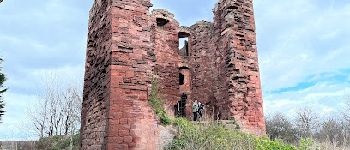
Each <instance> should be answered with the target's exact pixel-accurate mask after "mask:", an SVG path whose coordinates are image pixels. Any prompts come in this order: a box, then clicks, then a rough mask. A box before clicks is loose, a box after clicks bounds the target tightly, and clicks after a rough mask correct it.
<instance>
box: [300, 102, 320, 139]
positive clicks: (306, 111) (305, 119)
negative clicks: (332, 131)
mask: <svg viewBox="0 0 350 150" xmlns="http://www.w3.org/2000/svg"><path fill="white" fill-rule="evenodd" d="M296 115H297V116H296V120H295V125H296V128H297V130H298V135H299V137H300V138H310V137H312V135H313V133H315V130H316V129H317V127H318V116H317V115H316V114H315V113H314V112H313V111H312V110H311V109H310V108H307V107H305V108H302V109H300V110H299V111H298V112H297V114H296Z"/></svg>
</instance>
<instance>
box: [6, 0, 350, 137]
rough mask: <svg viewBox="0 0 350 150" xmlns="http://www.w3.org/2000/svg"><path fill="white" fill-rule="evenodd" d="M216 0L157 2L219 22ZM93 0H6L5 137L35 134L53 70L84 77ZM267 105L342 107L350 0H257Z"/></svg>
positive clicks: (324, 110)
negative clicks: (34, 114)
mask: <svg viewBox="0 0 350 150" xmlns="http://www.w3.org/2000/svg"><path fill="white" fill-rule="evenodd" d="M215 2H216V0H206V1H203V0H176V1H174V0H154V1H153V3H154V8H166V9H168V10H170V11H171V12H173V13H174V14H175V15H176V18H177V19H178V20H179V22H180V23H181V25H187V26H188V25H191V24H194V23H195V22H196V21H199V20H209V21H210V20H212V9H213V7H214V4H215ZM91 5H92V0H89V1H83V0H45V1H42V0H31V1H19V0H4V2H3V3H1V4H0V56H2V57H3V58H4V59H5V62H4V64H3V65H4V71H5V73H6V74H7V76H8V81H7V82H6V86H7V87H9V91H8V92H7V93H6V94H5V96H4V98H5V101H6V104H7V105H6V111H7V112H6V116H4V118H3V122H4V123H2V124H0V140H25V139H31V138H33V133H32V132H30V130H29V127H30V125H31V124H30V123H29V122H28V111H27V110H28V109H29V108H30V107H31V106H32V105H33V104H34V103H35V102H36V101H37V99H38V94H39V93H40V84H41V83H42V80H43V78H44V77H45V75H47V74H48V73H52V72H53V73H55V74H58V75H59V76H60V77H61V78H62V81H65V82H64V83H62V84H69V83H77V84H81V83H82V76H83V72H84V61H85V49H86V36H87V20H88V11H89V9H90V7H91ZM254 5H255V15H256V25H257V44H258V49H259V61H260V69H261V79H262V86H263V94H264V111H265V114H270V113H273V112H276V111H282V112H284V113H286V114H293V113H295V111H296V110H298V109H299V108H300V107H301V106H308V107H311V108H312V109H314V110H316V111H317V112H318V113H319V114H321V115H322V116H329V115H330V114H334V113H338V110H341V108H342V107H343V105H344V101H345V100H346V96H349V95H350V59H349V56H350V28H349V24H350V20H349V19H348V18H350V2H349V1H346V0H322V1H320V0H283V1H275V0H263V1H262V0H255V4H254Z"/></svg>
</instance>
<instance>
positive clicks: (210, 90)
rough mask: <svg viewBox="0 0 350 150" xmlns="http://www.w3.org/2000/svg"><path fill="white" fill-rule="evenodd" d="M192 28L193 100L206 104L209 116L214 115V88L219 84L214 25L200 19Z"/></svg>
mask: <svg viewBox="0 0 350 150" xmlns="http://www.w3.org/2000/svg"><path fill="white" fill-rule="evenodd" d="M190 29H191V37H190V41H191V42H190V44H191V56H190V66H191V70H192V74H191V79H192V86H191V90H192V100H193V101H195V100H197V101H199V102H201V103H203V104H205V105H206V115H207V117H213V115H214V114H213V113H212V111H213V110H214V106H215V104H214V103H215V101H216V98H215V96H214V90H215V87H216V86H217V84H216V77H217V68H216V67H215V60H216V59H215V58H216V57H215V50H216V48H215V43H214V41H213V39H214V33H213V31H214V26H213V23H211V22H206V21H200V22H197V23H196V24H195V25H192V26H191V27H190Z"/></svg>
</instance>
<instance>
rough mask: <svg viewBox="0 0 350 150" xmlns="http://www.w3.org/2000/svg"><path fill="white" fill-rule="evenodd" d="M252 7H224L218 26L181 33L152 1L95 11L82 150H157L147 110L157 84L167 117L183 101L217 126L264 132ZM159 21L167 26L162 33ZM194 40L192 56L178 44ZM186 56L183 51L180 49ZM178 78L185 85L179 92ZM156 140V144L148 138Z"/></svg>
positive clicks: (115, 2) (104, 2)
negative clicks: (200, 106)
mask: <svg viewBox="0 0 350 150" xmlns="http://www.w3.org/2000/svg"><path fill="white" fill-rule="evenodd" d="M252 4H253V2H252V0H245V1H243V0H220V1H219V3H218V5H217V7H216V8H215V10H214V15H215V17H214V22H213V23H210V22H198V23H197V24H195V25H193V26H191V27H190V28H186V27H179V24H178V22H177V21H176V20H175V19H174V18H173V17H174V16H173V15H172V14H171V13H169V12H167V11H165V10H155V11H153V12H152V14H149V13H148V9H149V7H150V6H151V4H150V2H149V0H123V1H121V0H96V1H95V4H94V6H93V8H92V9H91V11H90V22H89V34H88V48H87V58H86V70H85V71H86V72H85V81H84V101H83V109H82V127H81V143H82V147H81V148H82V149H157V148H158V147H157V143H158V140H159V139H158V138H159V135H158V127H157V126H158V124H157V118H156V116H155V115H154V112H153V110H152V109H151V108H150V106H149V104H148V95H149V91H150V89H151V86H150V85H151V79H152V78H153V77H155V78H157V79H158V81H159V93H160V96H161V98H162V99H164V100H165V108H166V110H167V113H168V114H169V115H173V114H174V106H175V105H176V104H177V102H178V101H179V100H180V96H181V95H182V94H183V93H185V94H187V96H188V99H187V104H186V117H188V118H191V115H192V113H191V105H192V102H193V101H194V100H198V101H200V102H202V103H204V104H207V107H206V109H207V114H208V115H209V117H213V118H214V119H224V120H227V119H233V118H234V119H235V120H237V121H238V122H239V123H240V124H241V127H242V128H243V129H244V130H246V131H249V132H252V133H255V134H263V133H264V132H265V123H264V117H263V110H262V94H261V86H260V77H259V67H258V57H257V49H256V43H255V41H256V39H255V38H256V35H255V22H254V13H253V5H252ZM157 18H162V19H165V20H167V21H168V22H167V23H166V24H164V26H158V25H157ZM179 32H181V34H188V35H189V36H190V37H189V54H190V56H185V55H184V54H185V53H184V51H181V52H180V51H179V48H178V42H179V41H178V37H179ZM182 50H183V49H182ZM179 73H182V74H184V75H185V84H184V85H181V86H180V85H179ZM150 137H152V138H150Z"/></svg>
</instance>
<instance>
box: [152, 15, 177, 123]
mask: <svg viewBox="0 0 350 150" xmlns="http://www.w3.org/2000/svg"><path fill="white" fill-rule="evenodd" d="M173 17H174V16H173V14H171V13H169V12H168V11H166V10H161V9H158V10H153V11H152V15H151V21H152V22H153V24H152V36H151V39H152V44H153V50H154V54H155V58H156V59H155V60H156V61H155V66H154V70H153V73H154V74H153V75H154V77H156V78H157V79H158V84H159V85H158V88H159V96H160V98H162V99H163V100H165V105H164V107H165V109H166V111H167V112H168V114H169V115H172V116H173V115H174V106H175V105H176V104H177V102H178V101H179V100H180V91H179V67H178V64H179V63H180V60H181V58H180V55H179V51H178V30H179V24H178V22H177V21H176V20H174V18H173ZM157 18H158V19H165V20H167V21H168V22H167V23H166V24H165V25H164V26H159V25H157Z"/></svg>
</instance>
